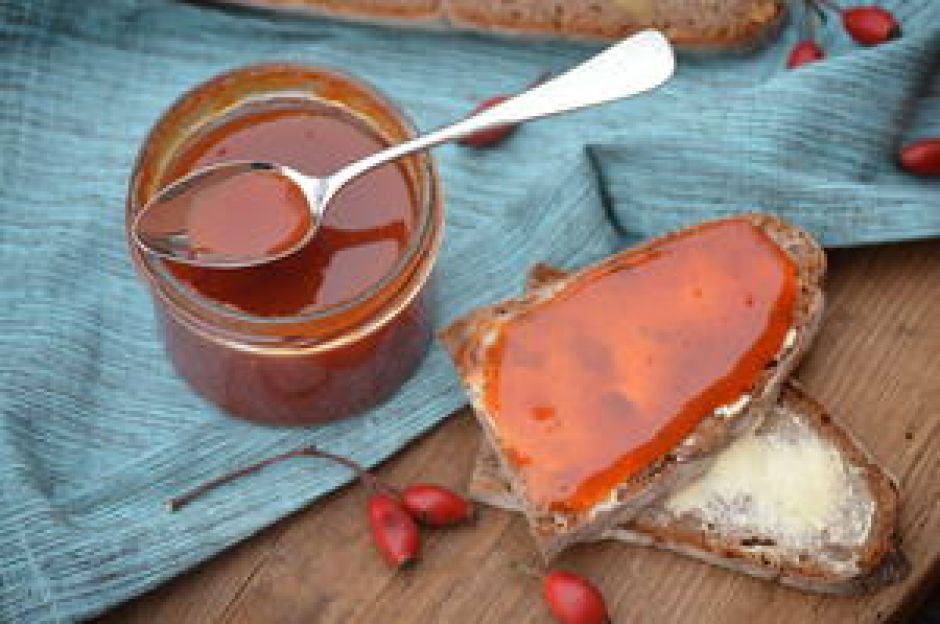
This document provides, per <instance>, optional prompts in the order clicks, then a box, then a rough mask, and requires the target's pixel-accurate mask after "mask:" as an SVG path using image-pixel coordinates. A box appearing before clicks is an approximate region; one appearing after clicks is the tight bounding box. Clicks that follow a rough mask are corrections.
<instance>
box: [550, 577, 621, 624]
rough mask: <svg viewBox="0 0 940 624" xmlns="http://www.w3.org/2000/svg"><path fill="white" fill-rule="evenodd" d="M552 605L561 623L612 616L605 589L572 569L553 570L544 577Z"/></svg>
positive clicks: (603, 621)
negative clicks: (608, 612)
mask: <svg viewBox="0 0 940 624" xmlns="http://www.w3.org/2000/svg"><path fill="white" fill-rule="evenodd" d="M542 591H543V595H544V597H545V602H547V603H548V608H549V610H550V611H551V612H552V615H554V616H555V619H556V620H558V621H559V622H561V624H608V623H609V622H610V617H609V616H608V615H607V607H606V606H604V597H603V596H602V595H601V592H600V591H598V589H597V588H596V587H595V586H594V585H593V584H592V583H590V582H589V581H587V580H585V579H583V578H581V577H580V576H576V575H574V574H571V573H569V572H550V573H549V574H547V575H546V576H545V578H544V579H543V580H542Z"/></svg>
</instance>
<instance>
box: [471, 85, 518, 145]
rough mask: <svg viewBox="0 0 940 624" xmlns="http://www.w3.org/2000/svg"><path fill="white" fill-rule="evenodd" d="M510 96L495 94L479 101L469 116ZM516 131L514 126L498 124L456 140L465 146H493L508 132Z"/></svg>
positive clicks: (507, 134) (503, 138) (505, 136)
mask: <svg viewBox="0 0 940 624" xmlns="http://www.w3.org/2000/svg"><path fill="white" fill-rule="evenodd" d="M510 97H512V96H509V95H497V96H496V97H491V98H489V99H488V100H484V101H483V102H481V103H480V104H479V105H478V106H477V107H476V108H474V109H473V112H472V113H470V116H471V117H472V116H473V115H476V114H477V113H480V112H483V111H485V110H486V109H488V108H493V107H494V106H496V105H497V104H502V103H503V102H505V101H506V100H508V99H509V98H510ZM515 131H516V126H513V125H509V126H500V127H498V128H493V129H491V130H483V131H482V132H477V133H476V134H471V135H470V136H466V137H464V138H462V139H460V140H459V141H458V143H460V144H461V145H464V146H466V147H476V148H486V147H493V146H494V145H497V144H499V143H501V142H502V141H504V140H505V139H506V138H507V137H509V135H510V134H512V133H513V132H515Z"/></svg>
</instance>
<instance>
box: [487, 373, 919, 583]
mask: <svg viewBox="0 0 940 624" xmlns="http://www.w3.org/2000/svg"><path fill="white" fill-rule="evenodd" d="M469 490H470V496H471V497H472V498H475V499H476V500H479V501H480V502H483V503H486V504H489V505H493V506H496V507H500V508H503V509H508V510H518V509H519V503H518V501H516V500H515V498H514V497H513V495H512V492H511V491H510V489H509V485H508V484H507V483H506V481H505V480H504V479H503V477H502V475H501V473H500V471H499V466H498V464H497V460H496V456H495V455H494V454H493V451H492V449H491V448H490V447H489V446H488V445H486V444H484V445H482V446H481V448H480V454H479V456H478V457H477V463H476V467H475V469H474V472H473V477H472V478H471V482H470V488H469ZM897 516H898V493H897V488H896V487H895V485H894V483H893V482H892V481H891V480H890V479H889V478H888V476H887V475H886V474H885V473H884V471H883V470H881V468H879V467H878V465H877V464H876V463H875V462H874V461H872V460H871V459H869V457H868V455H867V454H866V453H865V451H864V450H863V449H862V448H861V446H860V445H859V444H858V443H857V442H856V441H855V440H853V439H852V437H851V436H850V435H849V434H848V432H846V431H845V429H843V428H842V427H841V426H840V425H839V424H838V423H837V422H836V421H835V420H833V418H832V417H831V416H830V415H829V414H828V413H827V412H826V411H825V409H824V408H823V406H822V405H820V404H819V403H818V402H817V401H815V400H814V399H812V398H811V397H809V396H808V395H807V394H806V392H805V391H803V390H802V389H801V388H800V387H799V386H798V385H796V384H795V383H793V382H792V381H790V382H787V385H786V386H785V387H784V389H783V392H782V394H781V396H780V398H779V400H778V402H777V403H776V404H775V405H774V406H773V408H772V409H771V410H769V411H768V412H767V414H766V415H765V417H764V419H763V422H762V423H761V425H760V426H759V427H758V428H757V430H756V431H755V432H753V433H750V434H747V435H745V436H742V437H741V438H739V439H738V440H736V441H735V442H733V443H732V444H731V445H730V446H729V447H728V448H727V449H725V450H724V451H722V452H721V453H719V454H718V456H717V458H716V459H715V461H714V463H712V464H711V467H710V468H709V469H708V470H707V471H706V472H705V473H704V474H703V475H702V476H700V477H698V478H697V479H695V480H694V481H692V482H691V483H690V484H689V485H687V486H685V487H684V488H680V489H679V490H677V491H676V492H673V493H671V494H669V495H667V496H665V497H663V498H661V499H660V500H658V501H656V502H654V503H652V504H651V505H649V506H648V507H645V508H644V509H643V510H642V511H640V513H639V514H638V515H637V516H636V517H635V518H634V519H633V520H632V521H630V522H628V523H626V524H623V525H621V526H618V527H615V528H613V529H611V530H609V531H607V532H606V533H605V534H604V535H603V537H604V538H605V539H612V540H618V541H622V542H627V543H631V544H641V545H646V546H655V547H657V548H662V549H664V550H670V551H673V552H676V553H679V554H682V555H687V556H689V557H693V558H695V559H699V560H702V561H706V562H708V563H712V564H714V565H717V566H721V567H724V568H728V569H731V570H735V571H740V572H744V573H746V574H750V575H752V576H756V577H759V578H765V579H768V580H774V581H778V582H780V583H782V584H784V585H789V586H791V587H796V588H798V589H802V590H805V591H813V592H820V593H834V594H849V593H857V592H862V591H867V590H871V589H874V588H877V587H879V586H881V585H883V584H885V583H889V582H893V581H896V580H899V579H900V578H902V577H903V576H904V575H905V574H906V573H907V572H908V570H909V565H908V564H907V561H906V559H905V557H904V555H903V553H902V552H901V551H900V549H899V548H898V546H897V535H896V531H897Z"/></svg>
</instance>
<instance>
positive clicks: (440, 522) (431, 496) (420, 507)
mask: <svg viewBox="0 0 940 624" xmlns="http://www.w3.org/2000/svg"><path fill="white" fill-rule="evenodd" d="M401 502H402V505H404V507H405V509H406V510H407V511H408V513H410V514H411V516H412V517H413V518H414V519H415V520H417V521H418V522H419V523H421V524H424V525H427V526H430V527H446V526H451V525H454V524H460V523H461V522H466V521H467V520H469V519H470V518H471V517H472V516H473V505H471V504H470V502H469V501H468V500H467V499H465V498H464V497H462V496H459V495H457V494H455V493H454V492H452V491H450V490H448V489H447V488H445V487H441V486H440V485H429V484H424V483H419V484H415V485H409V486H408V487H407V488H405V489H404V491H403V492H402V493H401Z"/></svg>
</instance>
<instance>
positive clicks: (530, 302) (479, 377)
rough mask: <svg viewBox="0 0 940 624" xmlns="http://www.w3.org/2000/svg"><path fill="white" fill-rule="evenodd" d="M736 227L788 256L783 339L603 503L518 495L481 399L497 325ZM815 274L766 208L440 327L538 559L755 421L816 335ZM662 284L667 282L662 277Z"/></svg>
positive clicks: (665, 488) (687, 477)
mask: <svg viewBox="0 0 940 624" xmlns="http://www.w3.org/2000/svg"><path fill="white" fill-rule="evenodd" d="M742 222H743V223H742ZM746 224H749V225H750V226H753V227H754V228H756V229H757V230H759V231H760V232H762V233H763V234H764V235H766V238H767V239H769V241H771V242H772V243H773V244H774V245H776V246H777V247H778V248H779V249H780V250H781V251H782V252H783V253H784V254H786V255H787V256H789V258H790V260H791V261H792V263H793V265H794V267H795V270H796V277H797V285H798V287H797V293H796V298H795V304H794V308H793V311H792V317H791V328H790V331H789V332H788V333H787V338H786V340H784V341H783V344H782V345H781V346H780V348H779V350H778V351H777V353H776V355H775V356H774V357H773V358H772V359H771V361H769V362H767V364H766V366H765V367H764V369H763V371H762V372H761V373H760V375H759V376H758V378H757V380H756V381H755V382H754V383H753V384H752V386H751V388H750V390H749V391H748V392H747V393H745V394H743V395H742V396H740V397H738V399H737V400H735V401H732V402H731V403H728V404H727V405H722V406H719V407H718V408H716V409H715V410H714V411H713V412H711V413H709V414H703V415H702V417H701V420H699V421H698V423H697V424H696V425H695V426H694V428H693V429H692V430H691V433H689V434H688V435H687V436H685V437H684V438H683V439H681V440H680V442H679V443H678V445H677V446H676V447H675V448H674V449H673V450H672V451H671V452H668V453H666V454H665V455H663V456H660V457H658V458H656V459H654V460H653V461H652V462H651V463H650V464H649V465H648V466H646V467H645V468H643V469H642V470H641V471H640V472H639V473H637V474H635V475H633V476H630V477H629V478H628V479H625V480H623V481H622V482H619V483H618V484H617V485H615V486H614V487H612V488H610V489H609V490H608V491H606V492H607V493H606V495H605V497H604V500H601V501H600V502H598V503H596V504H593V505H591V506H590V507H589V508H588V509H586V510H583V511H582V510H574V511H572V510H559V509H558V508H552V507H550V506H546V505H545V504H542V503H541V502H539V501H536V500H533V498H532V497H530V496H529V494H528V492H527V489H528V488H527V483H526V478H525V475H524V472H523V471H522V470H521V469H520V467H519V465H518V461H517V458H512V457H509V455H511V454H513V453H514V451H515V449H508V450H507V449H505V448H504V446H503V443H502V441H501V433H500V430H499V426H498V417H497V416H496V415H495V414H492V413H489V412H488V408H487V405H486V401H485V400H484V397H485V395H486V380H487V378H488V375H487V371H486V363H487V358H488V357H489V355H490V349H491V348H492V347H493V345H494V344H496V343H497V339H498V337H499V335H500V332H501V331H503V328H505V327H507V324H509V323H512V322H513V320H514V319H515V318H517V317H521V316H523V315H531V314H534V313H536V312H537V310H538V308H539V306H540V305H543V304H545V303H546V302H550V301H552V300H553V299H554V298H556V297H565V296H568V293H570V292H575V291H576V290H577V289H578V288H581V287H582V285H583V283H584V282H585V280H587V279H589V278H591V276H596V275H597V274H598V273H601V274H603V273H604V272H605V271H616V270H631V268H630V267H631V263H633V264H635V262H636V260H637V259H638V258H642V257H649V256H654V255H657V254H659V253H660V250H661V249H664V247H663V246H664V245H669V244H670V243H671V241H673V240H675V239H676V238H677V237H680V236H681V237H691V236H697V235H699V233H700V232H703V231H705V229H706V228H711V227H746ZM624 267H626V268H624ZM824 271H825V256H824V254H823V251H822V249H821V248H820V247H819V246H818V245H817V244H816V243H815V242H814V241H813V240H812V238H811V237H810V236H809V235H808V234H807V233H806V232H804V231H802V230H800V229H798V228H795V227H793V226H791V225H789V224H786V223H784V222H783V221H781V220H779V219H777V218H775V217H771V216H768V215H744V216H740V217H734V218H730V219H721V220H717V221H713V222H709V223H705V224H701V225H699V226H695V227H694V228H689V229H687V230H684V231H682V232H680V233H675V234H671V235H667V236H664V237H661V238H659V239H656V240H653V241H650V242H647V243H645V244H643V245H641V246H639V247H636V248H633V249H629V250H627V251H624V252H621V253H620V254H617V255H615V256H612V257H610V258H608V259H607V260H605V261H603V262H601V263H599V264H598V265H595V266H593V267H589V268H587V269H584V270H582V271H579V272H577V273H572V274H570V275H567V276H565V277H561V278H559V279H557V280H554V281H553V282H551V283H548V284H545V285H542V286H539V287H536V288H534V289H532V290H530V291H529V292H528V293H527V294H526V295H524V296H523V297H521V298H519V299H516V300H512V301H508V302H504V303H501V304H498V305H496V306H492V307H488V308H483V309H481V310H478V311H476V312H474V313H471V314H470V315H468V316H466V317H464V318H463V319H461V320H459V321H457V322H456V323H454V324H453V325H452V326H451V327H449V328H448V329H446V330H445V331H444V332H443V333H442V335H441V340H442V342H443V343H444V345H445V346H446V347H447V349H448V350H449V352H450V353H451V356H452V358H453V360H454V363H455V366H456V368H457V369H458V372H459V373H460V375H461V377H462V380H463V382H464V386H465V388H466V389H467V392H468V394H469V396H470V398H471V402H472V404H473V407H474V413H475V414H476V416H477V418H478V420H479V422H480V423H481V425H482V427H483V430H484V432H485V434H486V437H487V440H488V441H489V444H490V445H491V446H492V447H493V448H494V449H495V450H496V453H497V456H498V458H499V463H500V466H501V469H502V471H503V473H504V474H505V476H506V480H507V481H508V482H509V483H510V486H511V488H512V491H513V494H514V496H515V498H516V500H518V501H520V502H521V503H522V505H523V511H524V512H525V514H526V517H527V519H528V520H529V524H530V527H531V529H532V534H533V536H534V538H535V541H536V544H537V546H538V548H539V550H540V552H541V553H542V555H543V556H544V557H545V558H546V559H550V558H551V557H553V556H555V555H556V554H558V553H559V552H560V551H562V550H563V549H564V548H566V547H567V546H569V545H571V544H574V543H577V542H581V541H590V540H594V539H597V538H598V537H600V536H601V535H602V534H603V533H604V532H605V531H606V530H608V529H610V528H612V527H613V526H616V525H619V524H622V523H624V522H626V521H629V520H630V519H631V518H632V517H633V516H635V515H636V514H637V513H638V512H639V511H640V510H641V509H642V508H643V507H645V506H647V505H648V504H650V503H651V502H652V501H654V500H656V499H657V498H659V497H661V496H662V495H663V494H665V493H666V492H669V491H673V490H674V489H676V488H678V487H681V486H682V485H684V484H686V483H688V482H689V481H691V480H692V479H694V478H695V477H697V476H699V475H700V474H701V473H702V472H703V471H705V470H706V469H707V468H708V463H709V458H711V457H713V456H714V455H715V453H716V452H717V451H720V450H722V449H723V448H724V447H726V446H727V445H728V444H729V443H730V442H731V441H733V440H734V439H735V438H737V437H738V436H740V435H743V434H745V433H747V432H749V431H751V430H753V429H754V428H755V427H756V426H757V425H758V424H759V421H760V417H761V415H762V414H763V412H764V411H765V410H766V409H767V408H768V407H769V406H771V405H772V404H773V403H774V401H775V400H776V398H777V394H778V392H779V389H780V386H781V384H782V383H783V381H784V380H785V379H786V378H787V377H788V376H789V374H790V372H791V371H792V370H793V368H794V367H795V366H796V364H797V363H798V361H799V360H800V358H801V357H802V355H803V353H805V351H806V350H807V348H808V347H809V345H810V344H811V342H812V340H813V338H814V336H815V334H816V330H817V328H818V325H819V321H820V317H821V314H822V307H823V295H822V291H821V288H820V285H821V281H822V278H823V274H824ZM663 287H664V288H669V287H670V286H669V284H664V286H663ZM627 303H628V302H624V304H625V305H626V304H627ZM545 383H555V380H545ZM565 435H568V434H567V433H566V434H565Z"/></svg>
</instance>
